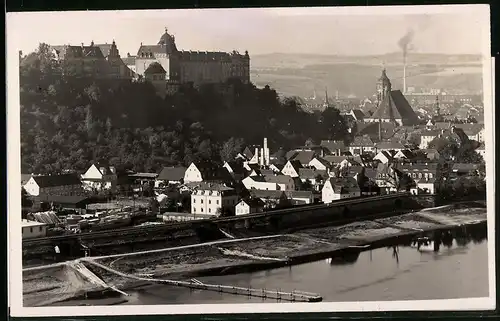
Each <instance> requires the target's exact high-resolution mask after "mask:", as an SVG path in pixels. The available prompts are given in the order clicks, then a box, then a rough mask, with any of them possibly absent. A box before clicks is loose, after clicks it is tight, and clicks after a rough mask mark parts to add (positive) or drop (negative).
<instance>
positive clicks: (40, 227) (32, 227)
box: [21, 219, 48, 239]
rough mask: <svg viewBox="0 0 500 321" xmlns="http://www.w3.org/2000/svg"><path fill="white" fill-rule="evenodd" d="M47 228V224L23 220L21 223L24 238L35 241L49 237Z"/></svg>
mask: <svg viewBox="0 0 500 321" xmlns="http://www.w3.org/2000/svg"><path fill="white" fill-rule="evenodd" d="M47 226H48V225H47V224H45V223H40V222H35V221H28V220H25V219H23V220H22V221H21V227H22V238H23V239H33V238H38V237H45V236H47Z"/></svg>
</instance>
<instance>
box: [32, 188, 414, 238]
mask: <svg viewBox="0 0 500 321" xmlns="http://www.w3.org/2000/svg"><path fill="white" fill-rule="evenodd" d="M406 195H407V194H405V193H401V194H391V195H381V196H371V197H359V198H351V199H348V200H339V201H334V202H332V203H329V204H313V205H304V206H300V207H294V208H285V209H279V210H273V211H267V212H262V213H254V214H246V215H243V216H232V217H220V218H214V219H205V220H196V221H187V222H172V223H168V224H162V225H153V226H133V227H124V228H119V229H110V230H103V231H94V232H86V233H78V234H67V235H58V236H49V237H43V238H37V239H27V240H23V245H33V244H40V243H46V242H51V241H58V240H68V239H79V238H99V237H111V236H122V235H126V234H139V233H154V232H159V231H162V230H171V229H175V228H184V227H187V226H191V227H193V226H199V225H203V224H207V223H212V224H216V223H223V222H234V221H240V220H246V219H255V218H263V217H269V216H275V215H286V214H290V213H296V212H303V211H310V210H315V209H325V208H329V207H339V206H346V205H350V204H353V203H361V202H362V203H365V202H371V201H380V200H385V199H398V198H399V197H402V196H406Z"/></svg>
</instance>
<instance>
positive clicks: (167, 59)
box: [128, 29, 250, 85]
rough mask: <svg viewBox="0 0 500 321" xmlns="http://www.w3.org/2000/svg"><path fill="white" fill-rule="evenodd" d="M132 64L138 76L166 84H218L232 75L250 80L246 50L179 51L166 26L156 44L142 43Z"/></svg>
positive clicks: (246, 81)
mask: <svg viewBox="0 0 500 321" xmlns="http://www.w3.org/2000/svg"><path fill="white" fill-rule="evenodd" d="M128 59H130V57H129V58H128ZM130 64H132V63H131V62H130ZM134 65H135V73H136V75H137V76H138V77H143V78H145V79H147V80H151V81H153V82H156V83H158V82H163V83H165V84H166V85H167V84H172V83H178V84H179V83H181V84H182V83H193V84H194V85H199V84H203V83H221V82H225V81H226V80H228V79H231V78H236V79H240V80H241V81H242V82H243V83H248V82H250V57H249V55H248V52H245V54H240V53H238V52H236V51H233V52H231V53H227V52H208V51H180V50H178V49H177V46H176V44H175V37H174V36H173V35H170V34H169V33H168V31H167V30H166V29H165V33H164V34H163V35H162V36H161V37H160V40H159V41H158V44H156V45H143V44H141V46H140V47H139V50H138V51H137V55H136V56H135V63H134ZM158 65H160V66H161V68H159V66H158ZM150 67H152V68H150ZM148 69H152V70H148Z"/></svg>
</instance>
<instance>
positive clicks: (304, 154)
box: [292, 151, 316, 165]
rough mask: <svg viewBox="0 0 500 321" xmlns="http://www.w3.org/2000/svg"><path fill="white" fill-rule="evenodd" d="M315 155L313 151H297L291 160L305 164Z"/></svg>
mask: <svg viewBox="0 0 500 321" xmlns="http://www.w3.org/2000/svg"><path fill="white" fill-rule="evenodd" d="M315 156H316V153H315V152H314V151H299V152H298V153H297V154H296V155H295V156H293V158H292V160H294V161H299V162H300V163H301V164H302V165H307V164H309V162H310V161H311V160H312V159H313V158H314V157H315Z"/></svg>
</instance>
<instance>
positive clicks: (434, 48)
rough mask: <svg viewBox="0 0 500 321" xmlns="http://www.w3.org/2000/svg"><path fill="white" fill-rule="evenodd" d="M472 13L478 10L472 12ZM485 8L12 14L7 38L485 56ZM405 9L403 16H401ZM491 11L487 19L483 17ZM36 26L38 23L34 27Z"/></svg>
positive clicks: (123, 48) (253, 50)
mask: <svg viewBox="0 0 500 321" xmlns="http://www.w3.org/2000/svg"><path fill="white" fill-rule="evenodd" d="M471 8H472V9H471ZM484 8H485V7H484V6H476V7H464V6H454V7H450V6H433V7H424V6H419V7H418V8H417V7H406V8H403V9H401V7H399V8H397V7H392V8H391V7H386V8H377V9H375V8H373V7H371V8H369V10H367V9H366V8H363V7H361V8H359V7H358V8H354V7H350V8H345V7H344V8H292V9H276V8H274V9H263V8H256V9H212V10H206V9H204V10H194V9H189V10H154V11H101V12H99V11H80V12H42V13H9V14H8V17H7V37H13V38H14V39H11V40H12V41H11V42H10V43H13V44H15V46H16V47H18V49H17V50H22V51H23V53H24V54H27V53H29V52H31V51H34V50H35V49H36V48H37V46H38V44H39V43H40V42H45V43H48V44H52V45H62V44H73V45H81V43H85V44H90V42H91V41H94V43H96V44H99V43H111V42H112V41H113V40H115V42H116V44H117V46H118V49H119V50H120V54H121V56H126V55H127V53H130V54H131V55H135V54H136V53H137V50H138V48H139V46H140V45H141V43H143V44H156V43H157V42H158V40H159V38H160V37H161V35H162V34H163V33H164V30H165V28H168V31H169V33H171V34H173V35H175V39H176V43H177V48H178V49H179V50H200V51H232V50H238V51H240V52H243V51H245V50H248V51H249V54H250V55H257V54H269V53H302V54H332V55H377V54H384V53H389V52H395V51H400V50H401V48H400V47H399V46H398V41H399V40H400V39H401V38H402V37H403V36H404V35H405V34H407V33H408V32H409V31H410V30H411V31H413V35H414V36H413V38H412V40H411V44H410V48H411V51H413V52H420V53H445V54H480V53H481V51H482V48H484V47H483V45H484V44H483V42H484V39H485V38H484V37H481V32H483V31H484V28H488V30H489V16H488V11H484ZM402 10H403V11H402ZM484 13H486V14H484ZM33 26H36V27H35V28H34V27H33Z"/></svg>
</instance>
